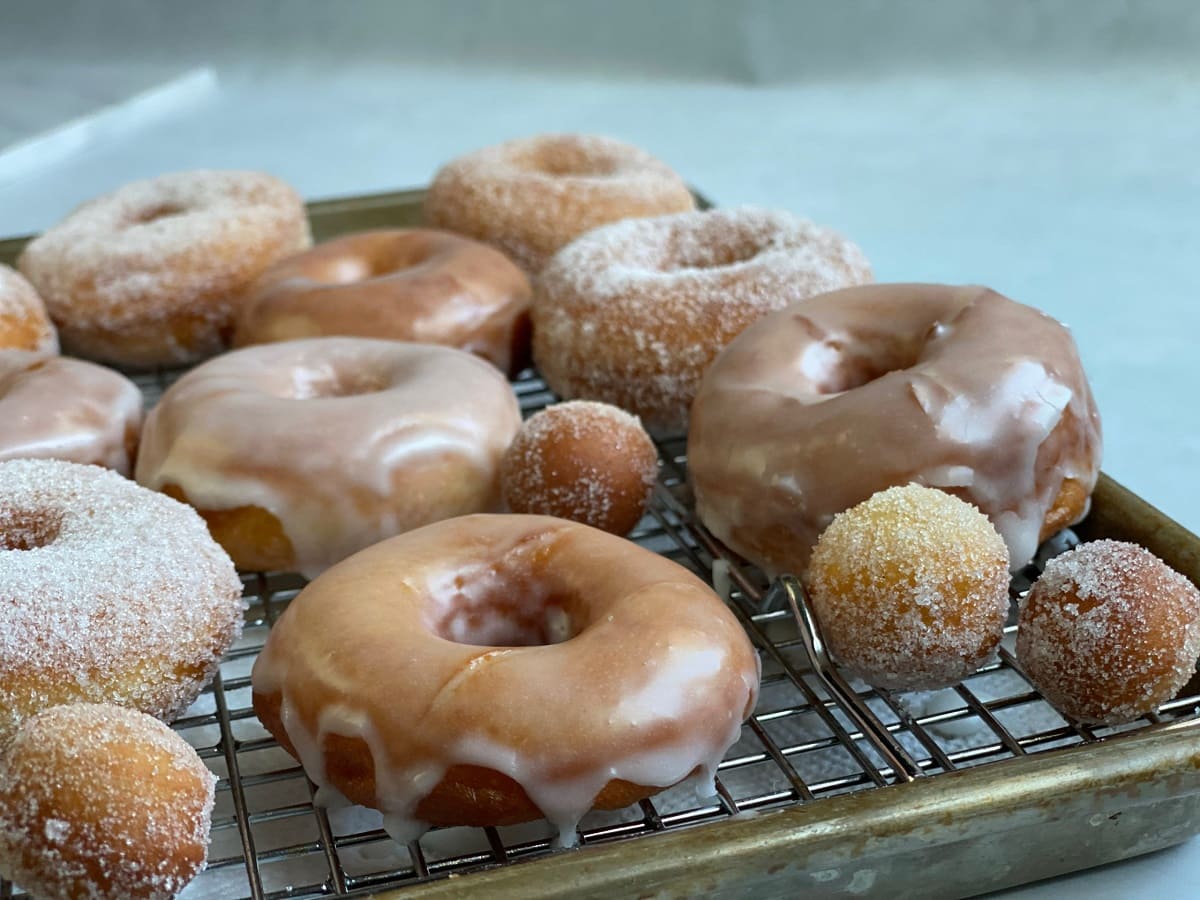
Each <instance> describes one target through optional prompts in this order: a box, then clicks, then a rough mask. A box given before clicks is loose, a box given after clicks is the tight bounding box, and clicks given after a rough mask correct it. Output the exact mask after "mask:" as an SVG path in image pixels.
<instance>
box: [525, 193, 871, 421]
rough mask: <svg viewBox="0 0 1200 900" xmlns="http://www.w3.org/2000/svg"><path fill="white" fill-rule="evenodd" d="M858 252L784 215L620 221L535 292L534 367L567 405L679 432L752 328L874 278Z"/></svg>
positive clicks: (717, 213) (563, 262) (550, 269)
mask: <svg viewBox="0 0 1200 900" xmlns="http://www.w3.org/2000/svg"><path fill="white" fill-rule="evenodd" d="M871 277H872V276H871V269H870V265H869V264H868V262H867V260H866V258H865V257H864V256H863V253H862V251H861V250H859V248H858V247H857V246H856V245H854V244H853V243H851V242H850V241H848V240H846V239H845V238H843V237H841V236H840V235H838V234H836V233H835V232H833V231H831V230H829V229H827V228H823V227H821V226H818V225H814V224H813V223H811V222H809V221H806V220H804V219H800V218H797V217H796V216H793V215H791V214H790V213H786V212H778V211H773V210H765V209H757V208H753V207H742V208H734V209H718V210H709V211H705V212H689V213H682V214H679V215H672V216H660V217H658V218H654V219H637V220H629V221H625V222H619V223H617V224H615V225H609V226H607V227H604V228H599V229H596V230H595V231H592V232H590V233H588V234H586V235H584V236H583V237H581V238H580V239H579V240H577V241H575V242H574V243H572V244H570V245H569V246H568V247H566V248H564V249H563V250H562V251H560V252H559V253H558V254H557V255H556V256H555V257H554V259H553V260H552V261H551V263H550V264H549V265H548V266H547V267H546V269H545V270H544V271H543V272H542V274H541V277H540V278H539V280H538V284H537V286H536V290H535V293H534V303H533V309H532V314H533V328H534V343H533V353H534V360H535V361H536V363H537V365H538V368H539V369H540V370H541V372H542V375H543V376H544V377H545V378H546V381H547V383H548V384H549V385H550V387H551V388H552V389H553V390H554V391H555V392H556V393H557V394H559V396H562V397H564V398H574V397H579V398H584V399H590V400H603V401H605V402H608V403H613V404H616V405H617V406H621V407H623V408H625V409H628V410H630V411H632V412H634V413H637V414H638V415H639V416H641V418H642V420H643V421H644V422H645V423H646V424H647V426H648V427H649V428H650V429H651V431H666V432H677V431H680V430H681V429H683V428H684V427H685V425H686V422H687V415H688V408H689V406H690V405H691V402H692V398H693V397H694V396H695V394H696V390H697V388H698V387H699V384H700V379H701V376H702V375H703V374H704V371H705V369H707V368H708V365H709V363H711V362H712V360H713V359H714V358H715V357H716V355H717V354H718V353H719V352H720V350H721V349H722V348H723V347H724V346H725V345H726V344H728V343H729V342H730V341H732V340H733V339H734V338H735V337H736V336H737V335H738V334H740V333H741V332H742V330H743V329H745V328H746V327H747V326H748V325H750V324H751V323H753V322H754V321H756V320H757V319H759V318H761V317H762V316H764V315H766V314H767V313H769V312H772V311H774V310H777V309H782V308H783V307H785V306H788V305H789V304H792V303H795V302H797V301H799V300H803V299H805V298H807V297H811V296H813V295H815V294H820V293H824V292H827V291H832V290H836V289H838V288H842V287H848V286H850V285H856V284H863V283H866V282H869V281H870V280H871Z"/></svg>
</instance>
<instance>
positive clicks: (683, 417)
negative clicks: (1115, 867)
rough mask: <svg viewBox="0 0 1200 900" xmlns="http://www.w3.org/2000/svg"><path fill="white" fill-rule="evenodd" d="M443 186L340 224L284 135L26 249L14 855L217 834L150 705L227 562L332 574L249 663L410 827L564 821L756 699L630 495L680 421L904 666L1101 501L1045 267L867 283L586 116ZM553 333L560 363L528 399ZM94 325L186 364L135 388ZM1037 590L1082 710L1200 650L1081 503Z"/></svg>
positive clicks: (12, 771) (1036, 677) (142, 365)
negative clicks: (1033, 274)
mask: <svg viewBox="0 0 1200 900" xmlns="http://www.w3.org/2000/svg"><path fill="white" fill-rule="evenodd" d="M423 212H424V219H425V224H424V226H422V227H405V228H387V229H377V230H373V231H367V232H362V233H358V234H350V235H343V236H340V237H337V238H335V239H332V240H329V241H326V242H324V243H321V244H318V245H317V246H315V247H314V246H312V236H311V229H310V226H309V222H308V219H307V215H306V212H305V208H304V205H303V203H302V202H301V200H300V198H299V195H298V194H297V193H296V191H295V190H293V189H292V188H291V187H290V186H288V185H287V184H285V183H283V182H282V181H280V180H279V179H277V178H274V177H272V176H269V175H266V174H262V173H255V172H234V171H194V172H182V173H174V174H169V175H163V176H159V177H157V178H151V179H148V180H145V181H139V182H135V183H133V184H129V185H126V186H124V187H121V188H118V189H117V190H115V191H113V192H111V193H109V194H107V195H105V196H103V197H100V198H97V199H95V200H93V201H91V202H89V203H85V204H84V205H82V206H81V207H79V208H78V209H77V210H75V211H74V212H73V213H71V214H70V215H68V216H67V217H66V219H64V221H62V222H61V223H60V224H59V225H57V226H55V227H54V228H51V229H50V230H48V231H47V232H46V233H45V234H43V235H41V236H39V237H37V238H35V239H34V240H32V241H31V242H30V243H29V244H28V245H27V246H26V248H25V250H24V252H23V253H22V254H21V256H20V259H19V260H18V269H19V271H16V270H13V269H10V268H7V267H4V266H0V874H3V875H4V876H5V877H10V878H14V879H15V880H17V881H18V882H20V883H21V884H22V886H23V887H25V888H26V889H28V890H31V891H32V892H33V893H34V894H35V895H38V896H47V897H60V896H61V897H75V896H85V895H86V896H99V897H117V896H120V897H126V896H132V897H142V896H145V897H170V896H174V895H175V894H176V893H178V892H179V891H180V890H182V888H183V887H184V886H185V885H186V884H187V883H188V882H189V881H190V880H191V879H192V878H193V877H194V876H195V875H196V873H197V872H198V871H200V869H201V868H202V867H203V865H204V862H205V858H206V852H207V840H208V822H209V816H210V814H211V809H212V803H213V787H214V778H213V776H212V775H211V774H210V773H209V772H208V770H207V769H206V768H205V767H204V765H203V764H202V763H201V761H200V760H199V759H198V758H197V757H196V754H195V752H194V751H192V750H191V749H190V748H189V747H187V746H186V744H184V743H183V742H182V741H181V740H180V739H179V738H178V737H177V736H176V735H174V734H173V733H172V732H171V731H170V730H169V728H168V727H167V726H166V725H164V724H163V723H164V722H170V721H171V720H173V719H174V718H176V717H178V716H179V715H180V714H181V713H182V712H183V711H184V710H185V709H186V708H187V707H188V706H189V704H191V703H192V702H193V701H194V700H195V699H196V697H197V695H198V694H199V693H200V692H201V691H202V690H203V689H204V687H205V686H206V685H207V684H208V682H209V681H210V680H211V679H212V678H213V677H214V675H215V673H216V671H217V667H218V665H219V662H220V659H221V657H222V655H223V654H224V653H225V652H226V651H228V649H229V648H230V647H231V646H232V645H233V643H234V642H235V641H236V640H237V638H238V637H239V635H240V633H241V627H242V602H241V599H240V597H241V582H240V580H239V578H238V576H237V574H236V571H235V567H236V569H241V570H242V571H245V572H257V571H288V572H299V573H301V574H303V575H304V576H305V577H307V578H310V579H312V580H311V583H310V584H308V586H307V587H305V588H304V590H303V591H302V592H301V593H300V595H299V596H298V597H297V598H296V599H295V600H294V601H293V602H292V603H291V604H290V605H289V607H288V608H287V609H286V611H285V612H284V613H283V614H282V616H281V617H280V618H279V620H278V622H277V623H276V624H275V625H274V626H273V627H272V629H271V631H270V633H269V636H268V638H267V641H266V645H265V647H264V648H263V651H262V653H261V654H260V656H259V657H258V659H257V661H256V663H255V666H254V670H253V675H252V678H251V682H252V688H253V705H254V709H255V711H256V713H257V714H258V716H259V717H260V719H261V721H262V722H263V724H264V726H265V727H266V728H267V729H268V731H270V732H271V734H272V735H274V736H275V738H276V739H277V740H278V741H279V743H280V745H281V746H282V747H284V748H285V749H286V750H287V751H288V752H289V753H291V754H292V755H293V756H295V757H296V758H297V760H299V762H300V763H301V765H302V766H303V768H304V771H305V773H306V774H307V776H308V777H309V778H310V779H311V780H312V782H313V783H314V784H315V785H316V786H317V788H318V794H317V796H318V800H319V801H322V802H323V801H326V800H329V801H333V800H336V799H338V798H339V796H343V797H345V798H349V799H350V800H352V801H353V802H356V803H360V804H363V805H366V806H369V807H373V808H375V809H378V810H380V811H381V812H382V813H383V815H384V823H385V827H386V829H387V831H388V832H389V833H390V834H392V835H393V836H394V837H395V838H396V839H397V840H400V841H409V840H413V839H416V838H417V837H419V836H420V834H421V833H423V831H424V830H425V829H427V828H429V827H431V826H451V825H474V826H502V825H511V824H516V823H521V822H526V821H529V820H532V819H537V818H546V819H548V820H549V821H550V822H551V824H552V825H553V826H554V827H555V828H557V829H558V832H559V840H560V842H561V843H564V844H569V843H571V842H572V841H573V840H574V836H575V833H576V827H577V825H578V823H579V820H580V818H581V817H582V816H583V815H584V814H585V813H586V812H587V811H588V810H589V809H593V808H599V809H616V808H620V807H623V806H627V805H629V804H631V803H635V802H637V801H639V800H643V799H645V798H647V797H649V796H652V795H653V794H655V793H657V792H659V791H661V790H664V789H665V788H668V787H671V786H673V785H676V784H678V783H680V782H682V781H684V780H685V779H688V778H693V777H695V778H699V779H700V781H702V782H707V783H708V784H710V785H711V783H712V778H713V776H714V773H715V771H716V768H717V765H718V763H719V762H720V761H721V759H722V758H723V756H724V755H725V753H726V752H727V751H728V750H729V748H730V747H731V746H732V745H733V743H734V742H735V741H736V740H737V739H738V738H739V736H740V734H741V730H742V724H743V722H744V721H745V720H746V718H747V717H748V716H749V715H751V713H752V712H753V710H754V707H755V704H756V702H757V697H758V689H759V676H760V668H759V659H758V656H757V653H756V652H755V650H754V648H753V647H752V646H751V644H750V642H749V640H748V638H747V636H746V634H745V633H744V632H743V630H742V629H741V626H740V625H739V624H738V621H737V619H736V618H735V617H734V616H733V614H732V613H731V612H730V611H729V609H727V607H726V605H725V604H724V603H723V602H722V601H721V599H720V598H719V597H718V596H717V595H716V594H715V593H714V592H713V591H712V589H711V588H710V587H709V586H708V585H707V584H705V583H704V582H703V581H701V580H700V579H698V578H697V577H696V576H695V575H693V574H692V573H691V572H689V571H687V570H685V569H684V568H682V567H681V566H679V565H677V564H676V563H674V562H671V561H670V560H668V559H666V558H665V557H662V556H658V555H656V554H654V553H651V552H649V551H648V550H645V549H643V548H641V547H638V546H637V545H636V544H634V543H631V542H630V541H628V540H625V539H624V536H625V535H628V534H631V533H634V534H644V533H646V531H645V529H646V528H647V527H648V525H649V524H653V523H654V521H655V519H654V518H653V516H659V515H660V514H661V513H660V512H655V511H654V509H653V505H652V503H651V498H652V496H653V492H654V491H655V489H656V485H657V483H658V476H659V467H660V458H659V447H660V446H666V447H672V448H678V447H680V446H681V443H680V442H682V441H686V456H687V463H688V472H689V479H690V482H689V484H688V488H689V489H690V499H691V501H692V502H693V505H694V511H695V515H696V517H697V519H698V520H699V522H700V523H701V524H702V525H703V527H704V528H705V529H706V530H707V531H708V532H709V533H710V534H711V536H712V537H713V538H714V539H716V540H717V541H719V542H721V543H723V544H724V545H726V546H727V547H729V548H730V549H731V550H732V551H734V552H736V553H737V554H739V555H741V556H742V557H744V558H745V559H746V560H747V561H749V562H750V563H753V564H755V565H757V566H759V567H760V568H762V569H763V570H764V571H765V572H766V573H767V574H769V575H776V574H784V573H791V574H795V575H798V576H801V577H802V579H803V583H804V585H805V588H806V590H807V593H808V596H809V599H810V601H811V606H812V610H813V612H814V613H815V616H816V619H817V622H818V625H819V627H820V629H821V632H822V636H823V637H824V639H825V642H826V644H827V646H828V647H829V649H830V651H831V653H832V654H833V656H834V657H835V659H836V660H837V662H838V663H839V664H840V665H841V666H842V667H844V669H845V670H846V671H847V672H848V673H850V674H852V675H854V676H856V677H858V678H861V679H863V680H864V681H866V682H868V683H870V684H871V685H873V686H875V687H877V688H879V689H881V690H891V691H909V690H929V689H935V688H941V687H946V686H950V685H954V684H956V683H958V682H960V681H961V680H963V679H964V678H967V677H969V676H970V675H971V674H972V673H974V672H975V671H976V670H977V669H979V668H980V667H981V666H982V665H985V664H986V663H987V662H988V661H989V660H990V659H991V658H993V656H994V654H995V653H996V651H997V648H998V646H999V645H1000V641H1001V638H1002V636H1003V632H1004V627H1005V622H1006V620H1007V619H1008V617H1009V612H1010V601H1009V583H1010V580H1009V573H1010V571H1015V570H1018V569H1021V568H1022V567H1023V566H1025V565H1026V564H1027V563H1028V562H1029V561H1030V560H1032V559H1033V558H1034V556H1035V554H1036V553H1037V551H1038V547H1039V545H1040V544H1042V542H1044V541H1046V540H1047V539H1048V538H1049V537H1051V536H1053V535H1055V534H1056V533H1058V532H1060V531H1061V530H1062V529H1064V528H1067V527H1069V526H1071V525H1073V524H1075V523H1077V522H1079V521H1080V520H1081V519H1082V518H1083V517H1084V516H1085V515H1086V514H1087V511H1088V508H1089V504H1090V498H1091V494H1092V491H1093V489H1094V487H1095V485H1096V482H1097V478H1098V476H1099V464H1100V455H1101V446H1102V439H1101V428H1100V419H1099V415H1098V412H1097V410H1096V406H1095V402H1094V399H1093V397H1092V393H1091V389H1090V387H1089V384H1088V380H1087V377H1086V375H1085V373H1084V371H1083V367H1082V364H1081V362H1080V358H1079V353H1078V350H1077V349H1076V347H1075V344H1074V340H1073V339H1072V337H1071V334H1070V332H1069V331H1068V330H1067V329H1066V327H1065V326H1063V325H1062V324H1061V323H1059V322H1056V321H1054V320H1053V319H1052V318H1050V317H1049V316H1047V315H1045V314H1044V313H1041V312H1039V311H1038V310H1035V309H1033V308H1031V307H1028V306H1025V305H1023V304H1021V303H1018V302H1016V301H1014V300H1011V299H1009V298H1006V297H1003V296H1001V295H1000V294H997V293H995V292H994V291H991V290H988V289H986V288H983V287H957V286H947V285H932V284H874V283H873V274H872V270H871V266H870V264H869V262H868V260H867V258H866V256H865V254H864V253H863V252H862V250H861V249H860V248H859V247H858V246H857V245H855V244H854V243H853V242H852V241H850V240H848V239H847V238H846V237H844V236H842V235H841V234H840V233H839V232H837V231H835V230H833V229H831V228H828V227H826V226H823V225H818V224H815V223H813V222H810V221H808V220H806V219H803V218H800V217H798V216H796V215H793V214H791V213H789V212H784V211H780V210H770V209H760V208H755V207H734V208H730V209H717V210H713V209H697V205H696V200H695V197H694V196H693V194H692V193H691V191H690V190H689V189H688V187H687V184H686V182H685V181H684V180H683V178H682V177H681V176H680V175H679V174H677V173H676V172H674V171H673V170H672V169H671V168H670V167H669V166H668V165H667V164H666V163H664V162H662V161H661V160H659V159H657V158H655V157H654V156H652V155H650V154H649V153H647V152H646V151H644V150H642V149H640V148H638V147H634V146H631V145H629V144H625V143H623V142H620V141H617V140H614V139H611V138H606V137H599V136H590V135H572V134H550V135H541V136H535V137H529V138H521V139H517V140H512V141H508V142H506V143H503V144H499V145H496V146H493V147H488V148H484V149H481V150H477V151H474V152H471V153H468V154H466V155H464V156H461V157H459V158H457V159H455V160H452V161H451V162H449V163H447V164H446V165H445V166H444V167H442V168H441V170H440V171H439V172H438V173H437V174H436V176H435V177H434V179H433V183H432V186H431V188H430V189H429V191H428V192H427V195H426V197H425V202H424V210H423ZM60 349H61V350H62V351H64V352H65V353H67V354H71V355H70V356H64V355H60ZM77 357H84V358H86V359H83V358H77ZM530 364H532V365H533V366H535V367H536V369H537V370H538V373H539V374H540V375H541V377H542V378H543V379H544V380H545V383H546V385H547V386H548V387H549V389H550V390H551V391H552V392H553V393H554V394H555V395H557V397H558V398H560V399H561V401H563V402H557V403H552V404H550V405H549V406H547V407H546V408H545V409H543V410H540V411H537V412H536V413H534V414H533V415H531V416H530V417H529V418H527V419H526V420H525V421H522V411H521V405H520V403H519V401H518V397H517V394H516V393H515V391H514V388H513V385H512V384H511V383H510V380H509V379H513V378H517V377H518V376H520V375H521V373H522V372H524V371H525V370H526V369H528V367H529V366H530ZM105 365H109V366H114V367H116V369H120V370H122V371H124V372H129V371H145V370H154V369H162V368H164V367H166V368H173V369H178V368H180V367H188V371H186V372H174V373H172V376H171V380H172V382H173V383H172V384H171V386H170V387H169V388H168V389H167V390H166V392H165V393H164V395H163V396H162V398H161V400H160V401H159V402H158V403H157V405H156V406H155V407H154V408H153V409H151V410H150V411H149V412H148V413H146V414H144V413H143V400H142V394H141V391H140V390H139V388H138V387H137V386H136V384H135V383H134V382H133V381H131V380H130V379H129V378H128V377H127V376H126V375H125V374H122V371H117V370H116V369H112V368H106V367H105ZM652 436H653V437H652ZM655 439H659V440H660V442H661V441H668V442H669V443H659V444H656V442H655ZM677 454H678V450H676V449H673V450H672V456H668V457H665V461H666V462H668V463H670V464H672V465H673V464H675V463H677V462H678V461H679V460H678V459H677V458H673V457H674V456H676V455H677ZM131 478H132V479H134V480H130V479H131ZM668 483H669V482H668ZM648 513H650V514H652V515H651V517H648ZM664 521H665V520H664ZM1018 626H1019V628H1018V639H1017V651H1018V656H1019V660H1020V663H1021V666H1022V667H1023V669H1024V671H1025V673H1026V675H1027V676H1028V677H1029V679H1030V680H1031V681H1032V682H1033V683H1034V684H1035V685H1036V686H1037V687H1038V688H1039V689H1040V690H1041V692H1042V694H1043V695H1044V696H1045V697H1046V698H1047V699H1048V700H1049V701H1050V702H1052V703H1053V704H1055V705H1056V706H1057V707H1058V709H1059V710H1060V711H1061V712H1062V713H1063V714H1064V715H1066V716H1068V717H1071V718H1074V719H1076V720H1078V721H1081V722H1088V723H1104V724H1107V723H1118V722H1125V721H1130V720H1132V719H1136V718H1138V717H1140V716H1143V715H1146V714H1147V713H1150V712H1152V711H1153V710H1154V709H1155V708H1156V707H1157V706H1158V705H1160V704H1162V703H1164V702H1166V701H1167V700H1169V699H1170V698H1171V697H1172V696H1174V694H1175V693H1176V692H1177V691H1178V690H1179V689H1180V688H1181V687H1182V686H1183V684H1184V683H1186V681H1187V680H1188V679H1189V677H1190V676H1191V674H1192V673H1193V672H1194V670H1195V665H1196V659H1197V656H1198V655H1200V592H1198V591H1197V589H1196V587H1195V586H1194V585H1193V584H1192V583H1191V582H1189V581H1188V580H1187V579H1186V578H1184V577H1183V576H1182V575H1180V574H1178V573H1176V572H1173V571H1171V570H1170V569H1169V568H1168V567H1167V566H1165V564H1163V563H1162V562H1161V561H1159V560H1157V559H1156V558H1154V557H1153V556H1152V555H1151V554H1149V553H1148V551H1146V550H1144V549H1142V548H1139V547H1135V546H1133V545H1127V544H1119V543H1115V542H1111V541H1098V542H1093V543H1090V544H1084V545H1081V546H1080V547H1079V548H1077V549H1075V550H1073V551H1071V552H1069V553H1066V554H1064V555H1062V556H1060V557H1057V558H1055V559H1052V560H1051V561H1050V562H1049V563H1048V564H1047V565H1046V567H1045V574H1044V575H1043V576H1042V577H1041V579H1040V580H1039V581H1038V582H1037V583H1036V584H1035V585H1034V586H1033V588H1032V590H1031V591H1029V593H1028V594H1027V595H1026V596H1024V597H1022V598H1021V600H1020V604H1019V613H1018ZM631 652H632V653H633V654H634V655H635V656H636V657H637V658H638V659H640V660H642V661H643V662H644V665H642V666H640V667H637V668H635V669H632V670H628V671H626V670H621V671H617V670H616V669H615V668H614V667H613V666H612V665H611V661H612V659H613V658H615V657H617V656H629V655H630V654H631ZM399 684H403V686H404V690H403V691H397V689H396V688H397V685H399ZM531 696H536V697H537V698H538V702H537V703H530V702H528V698H529V697H531ZM585 697H586V699H587V702H586V703H584V702H581V698H585ZM414 723H415V724H414ZM35 773H40V774H35ZM43 776H44V777H43Z"/></svg>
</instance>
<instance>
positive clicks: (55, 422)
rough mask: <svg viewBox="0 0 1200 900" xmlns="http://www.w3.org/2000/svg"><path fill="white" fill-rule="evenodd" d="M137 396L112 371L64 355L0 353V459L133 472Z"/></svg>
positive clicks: (139, 418) (129, 383)
mask: <svg viewBox="0 0 1200 900" xmlns="http://www.w3.org/2000/svg"><path fill="white" fill-rule="evenodd" d="M141 427H142V392H141V391H140V390H138V386H137V385H136V384H134V383H133V382H132V381H130V380H129V379H128V378H126V377H125V376H124V375H120V374H118V373H116V372H114V371H112V370H111V369H105V368H104V367H102V366H97V365H93V364H92V363H88V362H84V361H83V360H79V359H68V358H67V357H65V356H53V357H49V358H46V357H43V356H39V355H38V354H36V353H22V352H19V351H15V350H14V351H8V352H4V353H0V461H3V460H6V459H29V458H38V459H65V460H67V461H69V462H77V463H84V464H90V465H96V466H104V467H106V468H109V469H115V470H116V471H118V472H120V473H121V474H122V475H129V474H130V473H131V472H132V471H133V460H134V454H135V453H136V452H137V442H138V435H139V433H140V432H141Z"/></svg>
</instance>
